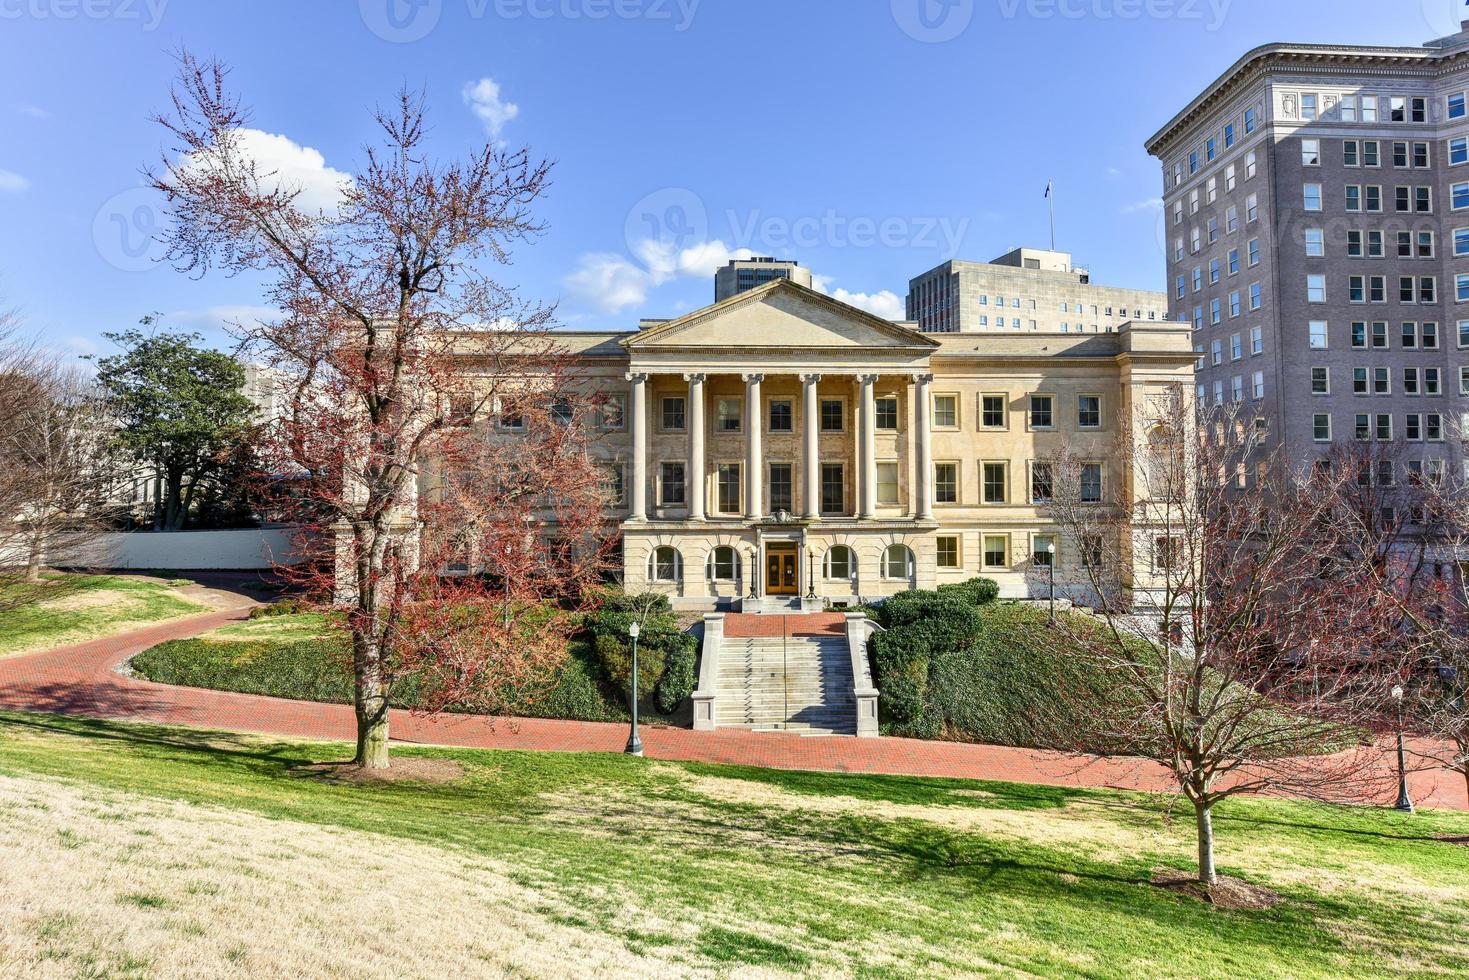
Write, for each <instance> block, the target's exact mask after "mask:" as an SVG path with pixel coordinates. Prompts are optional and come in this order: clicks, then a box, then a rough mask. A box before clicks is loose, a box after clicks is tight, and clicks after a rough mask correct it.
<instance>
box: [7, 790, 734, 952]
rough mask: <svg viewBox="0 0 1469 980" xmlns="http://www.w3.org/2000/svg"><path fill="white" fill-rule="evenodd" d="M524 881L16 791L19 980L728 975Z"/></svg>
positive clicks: (11, 931)
mask: <svg viewBox="0 0 1469 980" xmlns="http://www.w3.org/2000/svg"><path fill="white" fill-rule="evenodd" d="M162 842H167V843H166V845H165V844H163V843H162ZM509 871H510V869H509V868H508V867H507V866H505V865H504V864H502V863H500V862H498V861H490V860H486V859H485V858H484V857H483V856H480V857H474V858H471V857H469V856H467V855H463V854H460V853H457V852H455V851H452V850H445V849H439V848H433V847H428V846H424V845H421V844H414V843H410V842H406V841H403V840H401V839H394V838H381V837H377V836H375V835H372V834H366V833H360V832H350V831H342V830H328V829H326V828H323V827H319V826H315V825H311V824H302V823H298V822H295V821H289V820H272V819H266V818H263V817H258V816H254V815H251V814H248V813H242V812H239V811H234V810H227V809H223V808H218V807H204V806H192V805H189V804H184V803H175V802H168V801H160V800H152V799H146V798H137V797H120V796H114V795H112V794H106V793H99V792H97V791H96V790H95V789H92V788H83V787H79V786H77V785H74V784H71V783H69V782H67V781H63V780H53V779H44V780H43V779H33V778H12V777H0V895H4V896H5V898H4V906H5V914H4V915H3V916H0V962H3V963H5V964H6V973H7V974H8V975H10V976H35V977H74V976H79V975H88V976H90V975H113V976H126V975H146V976H149V977H182V976H244V975H248V976H255V977H301V976H312V977H346V978H361V977H403V976H445V975H449V976H454V975H459V976H518V977H525V976H545V977H551V976H565V975H566V970H567V968H568V966H569V965H570V964H572V963H576V964H578V971H577V972H578V974H579V975H583V976H600V975H604V974H611V973H614V972H615V973H619V974H627V975H633V976H690V975H707V974H711V973H713V972H714V966H715V964H713V963H710V962H699V960H698V958H697V957H684V956H682V955H675V954H676V953H677V951H676V950H662V951H653V952H647V953H633V952H631V951H629V950H628V949H627V947H626V946H625V945H623V943H621V942H620V941H618V940H617V939H615V938H613V937H610V936H607V935H602V934H599V933H597V932H594V931H589V930H586V929H579V928H575V927H572V926H567V925H564V924H561V923H560V922H558V921H557V920H558V919H565V918H568V917H573V916H574V915H575V913H576V911H577V910H576V909H574V908H571V907H569V906H558V905H557V904H556V903H555V900H554V899H553V898H550V897H548V895H546V894H544V893H537V892H533V891H530V890H528V889H527V888H525V887H523V886H521V885H518V884H515V883H514V882H513V881H512V878H511V875H510V874H509ZM629 911H630V912H633V913H634V914H635V913H636V910H629Z"/></svg>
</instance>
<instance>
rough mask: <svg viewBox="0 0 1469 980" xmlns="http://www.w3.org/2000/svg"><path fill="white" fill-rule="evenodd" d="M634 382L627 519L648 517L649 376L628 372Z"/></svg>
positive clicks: (633, 519)
mask: <svg viewBox="0 0 1469 980" xmlns="http://www.w3.org/2000/svg"><path fill="white" fill-rule="evenodd" d="M627 380H628V381H630V382H632V398H631V401H632V408H631V411H630V414H631V415H632V418H631V420H630V421H631V422H632V505H631V506H630V507H629V508H628V515H627V519H628V520H630V521H646V520H647V519H648V376H647V375H646V374H628V375H627Z"/></svg>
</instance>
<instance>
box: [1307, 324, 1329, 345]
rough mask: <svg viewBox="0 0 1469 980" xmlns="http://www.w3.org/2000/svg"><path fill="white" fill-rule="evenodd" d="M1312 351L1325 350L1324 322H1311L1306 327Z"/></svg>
mask: <svg viewBox="0 0 1469 980" xmlns="http://www.w3.org/2000/svg"><path fill="white" fill-rule="evenodd" d="M1308 330H1309V336H1310V338H1311V339H1310V345H1311V349H1312V350H1325V349H1326V321H1325V320H1312V321H1311V323H1310V326H1309V327H1308Z"/></svg>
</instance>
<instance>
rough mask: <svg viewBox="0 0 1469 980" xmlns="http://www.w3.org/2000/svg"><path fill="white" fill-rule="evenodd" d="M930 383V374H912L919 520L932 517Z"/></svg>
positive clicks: (915, 498) (915, 503) (915, 491)
mask: <svg viewBox="0 0 1469 980" xmlns="http://www.w3.org/2000/svg"><path fill="white" fill-rule="evenodd" d="M932 384H933V375H931V374H916V375H914V376H913V387H914V398H913V402H914V405H913V428H914V429H915V430H917V431H916V433H915V435H914V444H915V446H916V447H917V450H918V459H917V460H916V461H915V465H914V470H915V471H916V476H917V479H916V480H915V481H914V482H915V485H914V488H913V491H914V504H913V510H914V512H915V514H916V515H917V517H918V519H919V520H920V521H931V520H933V424H932V421H931V416H932V410H931V404H930V400H931V398H932V394H931V392H930V390H929V386H930V385H932Z"/></svg>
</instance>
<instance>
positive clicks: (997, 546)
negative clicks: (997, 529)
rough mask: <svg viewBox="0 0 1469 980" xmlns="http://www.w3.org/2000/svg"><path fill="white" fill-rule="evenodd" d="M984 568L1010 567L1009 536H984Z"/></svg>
mask: <svg viewBox="0 0 1469 980" xmlns="http://www.w3.org/2000/svg"><path fill="white" fill-rule="evenodd" d="M984 567H985V568H1009V567H1010V536H1009V535H1008V534H986V535H985V536H984Z"/></svg>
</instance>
